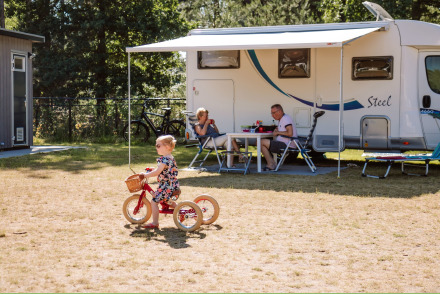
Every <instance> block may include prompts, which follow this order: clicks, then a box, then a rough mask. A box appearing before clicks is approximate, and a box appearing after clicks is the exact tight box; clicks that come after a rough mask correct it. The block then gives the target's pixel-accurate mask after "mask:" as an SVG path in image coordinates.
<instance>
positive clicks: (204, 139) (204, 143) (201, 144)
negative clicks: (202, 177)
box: [188, 118, 225, 168]
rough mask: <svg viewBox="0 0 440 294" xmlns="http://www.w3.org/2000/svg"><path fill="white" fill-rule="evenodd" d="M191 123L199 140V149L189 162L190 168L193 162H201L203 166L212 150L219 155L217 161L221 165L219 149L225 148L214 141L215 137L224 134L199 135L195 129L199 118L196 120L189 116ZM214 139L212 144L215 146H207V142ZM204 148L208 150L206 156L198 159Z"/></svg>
mask: <svg viewBox="0 0 440 294" xmlns="http://www.w3.org/2000/svg"><path fill="white" fill-rule="evenodd" d="M188 121H189V124H190V126H191V127H192V129H193V132H194V136H195V138H196V139H197V140H198V141H199V143H198V145H197V147H198V148H199V151H197V153H196V155H195V156H194V158H193V160H192V161H191V163H190V164H189V166H188V168H192V166H193V164H195V163H200V165H199V167H201V166H202V165H203V164H204V163H205V161H206V159H207V158H208V156H209V154H211V152H213V151H215V154H216V156H217V161H218V164H219V166H221V159H220V155H219V152H218V150H223V149H225V148H224V147H219V146H216V145H215V143H214V137H217V136H219V135H223V134H219V135H216V136H212V135H204V136H199V135H198V134H197V132H196V130H195V124H196V122H197V120H194V119H193V118H188ZM210 141H212V142H213V143H214V144H212V145H213V146H207V144H208V143H209V142H210ZM203 150H206V151H208V153H207V154H206V156H205V157H204V158H203V159H200V160H197V158H198V157H199V155H200V154H201V153H202V152H203Z"/></svg>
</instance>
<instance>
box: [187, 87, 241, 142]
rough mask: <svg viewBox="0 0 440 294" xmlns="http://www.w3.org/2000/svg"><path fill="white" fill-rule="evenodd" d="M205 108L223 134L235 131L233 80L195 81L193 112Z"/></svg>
mask: <svg viewBox="0 0 440 294" xmlns="http://www.w3.org/2000/svg"><path fill="white" fill-rule="evenodd" d="M199 107H203V108H205V109H207V110H208V111H209V118H212V119H214V120H215V123H216V125H217V127H218V129H219V131H220V132H221V133H231V132H234V131H235V119H234V82H233V81H232V80H194V82H193V106H192V108H193V110H194V112H196V111H197V108H199Z"/></svg>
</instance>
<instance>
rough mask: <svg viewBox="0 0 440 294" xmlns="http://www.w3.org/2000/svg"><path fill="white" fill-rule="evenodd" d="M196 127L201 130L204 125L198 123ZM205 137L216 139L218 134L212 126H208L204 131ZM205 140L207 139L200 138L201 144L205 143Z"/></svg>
mask: <svg viewBox="0 0 440 294" xmlns="http://www.w3.org/2000/svg"><path fill="white" fill-rule="evenodd" d="M197 125H198V126H200V128H202V129H203V128H204V127H205V125H202V124H200V123H196V126H197ZM205 135H208V136H211V137H213V138H216V137H218V136H219V135H220V134H219V133H217V132H216V131H215V129H214V128H213V126H211V125H208V128H207V129H206V134H205ZM206 139H207V138H202V139H201V141H202V144H203V143H205V141H206Z"/></svg>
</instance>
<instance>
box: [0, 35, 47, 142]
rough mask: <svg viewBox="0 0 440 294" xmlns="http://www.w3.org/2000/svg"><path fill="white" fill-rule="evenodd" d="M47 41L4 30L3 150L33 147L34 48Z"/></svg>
mask: <svg viewBox="0 0 440 294" xmlns="http://www.w3.org/2000/svg"><path fill="white" fill-rule="evenodd" d="M44 41H45V39H44V36H39V35H33V34H28V33H23V32H17V31H12V30H7V29H3V28H0V150H4V149H13V148H29V147H30V146H32V144H33V130H32V125H33V118H32V104H33V103H32V97H33V92H32V59H33V57H34V55H33V54H32V44H33V43H44Z"/></svg>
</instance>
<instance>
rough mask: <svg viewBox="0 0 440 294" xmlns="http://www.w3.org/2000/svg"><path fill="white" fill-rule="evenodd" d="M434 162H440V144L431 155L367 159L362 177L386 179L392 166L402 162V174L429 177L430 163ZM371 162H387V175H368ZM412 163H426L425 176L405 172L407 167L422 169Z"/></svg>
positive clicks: (401, 155) (403, 155) (402, 155)
mask: <svg viewBox="0 0 440 294" xmlns="http://www.w3.org/2000/svg"><path fill="white" fill-rule="evenodd" d="M432 160H440V143H439V144H438V145H437V147H436V148H435V149H434V151H433V152H432V153H431V154H426V153H425V154H414V155H408V154H396V155H394V154H393V155H387V156H376V157H367V158H365V164H364V168H363V169H362V176H363V177H369V178H375V179H385V178H386V177H387V176H388V174H389V172H390V169H391V165H392V164H393V163H394V162H400V163H401V171H402V174H405V175H410V176H427V175H428V172H429V162H430V161H432ZM370 161H379V162H386V163H387V164H388V166H387V170H386V171H385V174H384V175H383V176H376V175H369V174H366V173H365V172H366V169H367V165H368V162H370ZM412 161H424V162H425V173H424V174H415V173H408V172H407V171H405V166H412V167H420V165H415V164H413V163H410V162H412Z"/></svg>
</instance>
